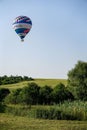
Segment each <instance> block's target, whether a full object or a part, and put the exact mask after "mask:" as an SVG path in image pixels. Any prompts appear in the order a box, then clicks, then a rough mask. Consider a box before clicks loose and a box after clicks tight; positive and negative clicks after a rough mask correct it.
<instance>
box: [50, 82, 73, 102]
mask: <svg viewBox="0 0 87 130" xmlns="http://www.w3.org/2000/svg"><path fill="white" fill-rule="evenodd" d="M52 95H53V99H54V103H56V104H57V103H60V102H64V101H65V100H73V99H74V96H73V95H72V93H71V92H69V91H68V90H67V88H66V87H65V86H64V84H62V83H60V84H58V85H57V86H56V87H55V88H54V89H53V93H52Z"/></svg>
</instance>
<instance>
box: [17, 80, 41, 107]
mask: <svg viewBox="0 0 87 130" xmlns="http://www.w3.org/2000/svg"><path fill="white" fill-rule="evenodd" d="M39 89H40V87H39V86H38V85H37V84H36V83H34V82H32V83H30V84H28V86H26V87H24V88H23V89H22V91H21V92H20V98H21V102H22V103H25V104H27V105H28V104H29V105H31V104H37V103H38V98H39Z"/></svg>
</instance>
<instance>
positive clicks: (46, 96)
mask: <svg viewBox="0 0 87 130" xmlns="http://www.w3.org/2000/svg"><path fill="white" fill-rule="evenodd" d="M52 91H53V89H52V88H51V87H50V86H47V85H46V86H44V87H41V88H40V91H39V94H40V97H39V103H40V104H50V103H51V102H52Z"/></svg>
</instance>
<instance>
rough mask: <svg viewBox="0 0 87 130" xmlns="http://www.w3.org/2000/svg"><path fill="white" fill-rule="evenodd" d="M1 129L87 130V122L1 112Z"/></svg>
mask: <svg viewBox="0 0 87 130" xmlns="http://www.w3.org/2000/svg"><path fill="white" fill-rule="evenodd" d="M0 130H87V122H86V121H66V120H42V119H34V118H28V117H20V116H13V115H11V114H0Z"/></svg>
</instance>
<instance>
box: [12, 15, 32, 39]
mask: <svg viewBox="0 0 87 130" xmlns="http://www.w3.org/2000/svg"><path fill="white" fill-rule="evenodd" d="M31 27H32V21H31V19H30V18H28V17H27V16H18V17H16V18H15V20H14V22H13V28H14V30H15V32H16V33H17V34H18V35H19V37H20V38H21V40H23V39H24V37H25V36H26V35H27V34H28V33H29V31H30V29H31Z"/></svg>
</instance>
